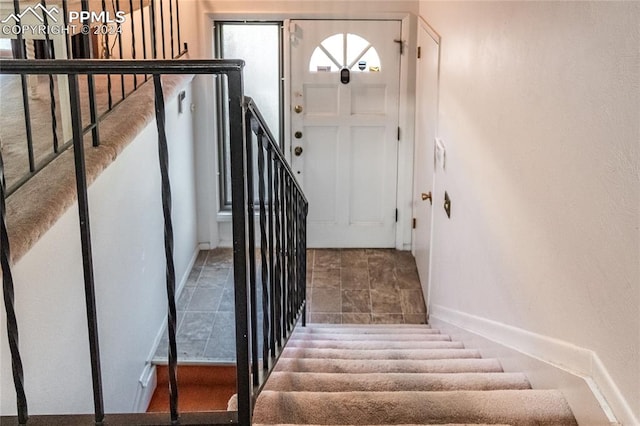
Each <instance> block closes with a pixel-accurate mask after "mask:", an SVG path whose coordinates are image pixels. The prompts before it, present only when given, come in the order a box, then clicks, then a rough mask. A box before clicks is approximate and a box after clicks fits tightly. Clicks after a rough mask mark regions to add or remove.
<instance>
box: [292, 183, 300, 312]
mask: <svg viewBox="0 0 640 426" xmlns="http://www.w3.org/2000/svg"><path fill="white" fill-rule="evenodd" d="M299 208H300V199H299V197H298V191H297V189H295V188H294V190H293V223H294V226H293V241H294V243H293V244H294V246H295V252H294V253H295V254H294V256H295V258H294V265H293V266H294V274H295V277H296V279H295V281H294V283H295V286H294V292H295V295H296V299H295V300H296V303H295V309H294V314H295V315H297V314H298V313H299V312H300V263H301V262H300V238H299V237H300V217H299V215H298V213H299Z"/></svg>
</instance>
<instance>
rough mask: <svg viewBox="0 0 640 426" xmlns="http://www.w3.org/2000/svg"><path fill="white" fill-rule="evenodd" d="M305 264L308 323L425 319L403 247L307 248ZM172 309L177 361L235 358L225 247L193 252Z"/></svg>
mask: <svg viewBox="0 0 640 426" xmlns="http://www.w3.org/2000/svg"><path fill="white" fill-rule="evenodd" d="M307 271H308V272H307V302H308V305H307V306H308V307H307V319H308V321H309V322H311V323H344V324H349V323H352V324H370V323H371V324H381V323H395V324H398V323H399V324H402V323H410V324H423V323H425V317H426V314H425V312H426V310H425V305H424V299H423V296H422V290H421V287H420V281H419V279H418V272H417V269H416V265H415V260H414V258H413V256H412V255H411V253H410V252H405V251H396V250H391V249H315V250H309V251H308V255H307ZM259 305H260V304H259ZM177 310H178V330H177V342H178V359H179V361H180V362H193V363H198V362H234V361H235V325H234V323H235V317H234V293H233V273H232V251H231V249H226V248H217V249H214V250H209V251H201V252H200V253H199V255H198V258H197V259H196V262H195V264H194V266H193V269H192V271H191V273H190V275H189V278H188V280H187V283H186V284H185V286H184V288H183V290H182V293H181V294H180V297H179V299H178V303H177ZM259 329H261V325H259ZM167 346H168V339H167V338H166V337H165V338H164V339H162V340H161V342H160V344H159V346H158V349H157V351H156V354H155V357H154V361H156V362H163V361H166V359H167Z"/></svg>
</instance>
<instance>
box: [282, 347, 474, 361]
mask: <svg viewBox="0 0 640 426" xmlns="http://www.w3.org/2000/svg"><path fill="white" fill-rule="evenodd" d="M280 358H304V359H389V360H391V359H413V360H423V359H459V358H481V355H480V351H478V350H477V349H369V350H359V349H317V348H289V347H287V348H285V349H284V350H283V351H282V354H281V355H280Z"/></svg>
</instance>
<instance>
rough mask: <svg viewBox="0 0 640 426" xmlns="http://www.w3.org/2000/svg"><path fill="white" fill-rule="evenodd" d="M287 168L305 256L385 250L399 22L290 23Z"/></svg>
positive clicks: (390, 222) (393, 171)
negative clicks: (296, 190) (300, 199)
mask: <svg viewBox="0 0 640 426" xmlns="http://www.w3.org/2000/svg"><path fill="white" fill-rule="evenodd" d="M289 30H290V33H291V34H290V35H291V37H290V43H291V62H290V63H291V93H290V96H291V98H290V99H291V110H292V111H291V120H290V123H291V128H290V132H291V135H290V137H291V144H292V147H293V149H292V157H291V158H292V168H293V170H294V173H296V175H297V177H298V179H299V181H300V183H301V184H302V186H303V188H304V191H305V194H306V195H307V197H308V199H309V217H308V240H307V241H308V244H309V246H310V247H394V246H395V235H396V232H395V226H396V185H397V168H398V164H397V158H398V99H399V87H400V84H399V82H400V46H399V45H398V43H396V42H395V41H394V40H396V39H400V34H401V23H400V22H399V21H317V20H295V21H291V22H290V25H289Z"/></svg>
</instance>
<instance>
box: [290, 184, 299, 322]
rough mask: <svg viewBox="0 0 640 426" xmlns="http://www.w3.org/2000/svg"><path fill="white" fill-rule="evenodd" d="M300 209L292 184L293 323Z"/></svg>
mask: <svg viewBox="0 0 640 426" xmlns="http://www.w3.org/2000/svg"><path fill="white" fill-rule="evenodd" d="M297 213H298V209H297V206H296V191H295V188H294V186H293V182H292V184H291V245H292V246H293V250H292V253H291V275H292V276H293V279H292V280H291V281H292V285H291V293H292V294H293V301H292V304H291V305H292V306H291V323H292V324H293V323H294V322H295V317H296V313H297V312H298V239H297V236H298V230H297V225H298V223H297V222H298V218H297Z"/></svg>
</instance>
